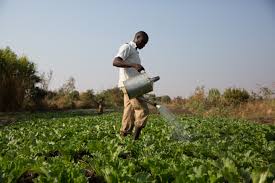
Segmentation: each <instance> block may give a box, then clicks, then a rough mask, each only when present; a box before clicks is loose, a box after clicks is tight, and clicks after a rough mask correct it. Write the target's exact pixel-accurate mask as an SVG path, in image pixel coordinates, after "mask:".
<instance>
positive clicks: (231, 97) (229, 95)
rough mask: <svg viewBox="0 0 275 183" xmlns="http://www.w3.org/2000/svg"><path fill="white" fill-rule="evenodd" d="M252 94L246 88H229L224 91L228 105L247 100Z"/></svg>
mask: <svg viewBox="0 0 275 183" xmlns="http://www.w3.org/2000/svg"><path fill="white" fill-rule="evenodd" d="M249 97H250V95H249V93H248V92H247V91H246V90H245V89H240V88H227V89H226V90H225V91H224V93H223V98H224V100H225V103H226V104H227V105H238V104H240V103H243V102H247V101H248V99H249Z"/></svg>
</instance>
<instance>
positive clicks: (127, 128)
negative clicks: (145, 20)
mask: <svg viewBox="0 0 275 183" xmlns="http://www.w3.org/2000/svg"><path fill="white" fill-rule="evenodd" d="M148 40H149V37H148V35H147V33H146V32H144V31H139V32H137V33H136V34H135V37H134V40H133V41H130V42H129V43H126V44H123V45H122V46H120V48H119V51H118V53H117V55H116V56H115V58H114V60H113V66H115V67H119V83H118V87H119V88H123V81H125V80H127V79H129V78H132V77H135V76H137V75H139V74H140V72H141V71H142V70H144V68H143V66H142V65H141V61H140V57H139V52H138V49H142V48H144V46H145V45H146V44H147V42H148ZM148 114H149V109H148V106H147V104H146V102H144V101H143V100H141V99H139V98H132V99H129V96H128V95H127V93H126V92H125V91H124V111H123V117H122V126H121V129H120V134H121V136H127V135H128V134H131V133H132V130H133V128H135V130H134V135H133V136H134V139H135V140H137V139H138V138H139V135H140V132H141V129H142V128H144V127H145V125H146V121H147V118H148Z"/></svg>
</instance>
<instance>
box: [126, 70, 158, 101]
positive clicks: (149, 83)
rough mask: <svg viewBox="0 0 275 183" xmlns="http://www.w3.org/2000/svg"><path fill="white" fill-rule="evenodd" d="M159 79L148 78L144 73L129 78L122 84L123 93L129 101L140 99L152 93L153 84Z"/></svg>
mask: <svg viewBox="0 0 275 183" xmlns="http://www.w3.org/2000/svg"><path fill="white" fill-rule="evenodd" d="M159 79H160V77H159V76H156V77H153V78H150V77H149V76H148V75H147V74H146V73H145V72H143V73H140V74H139V75H137V76H135V77H132V78H129V79H127V80H126V81H124V82H123V85H124V91H125V92H126V93H127V94H128V96H129V99H132V98H137V97H141V96H142V95H144V94H146V93H149V92H151V91H153V83H154V82H156V81H158V80H159Z"/></svg>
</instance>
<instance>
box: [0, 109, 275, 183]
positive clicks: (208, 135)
mask: <svg viewBox="0 0 275 183" xmlns="http://www.w3.org/2000/svg"><path fill="white" fill-rule="evenodd" d="M120 123H121V114H120V113H110V114H105V115H100V116H96V115H89V116H88V115H85V116H84V115H67V114H63V113H43V114H35V115H32V116H31V117H28V118H24V119H22V120H20V121H19V122H18V123H16V124H13V125H9V126H5V127H1V128H0V147H1V148H0V182H16V181H18V182H20V181H21V182H22V181H24V180H26V179H30V180H32V181H33V182H250V181H253V182H260V181H262V182H265V181H267V182H272V180H273V179H274V175H275V164H274V163H275V151H274V147H275V131H274V129H275V127H274V126H268V125H259V124H255V123H249V122H246V121H239V120H233V119H226V118H207V119H205V118H196V117H179V123H180V126H181V127H182V129H184V130H185V131H188V133H189V134H191V135H192V138H191V139H188V140H178V139H175V138H174V137H173V133H174V127H173V126H172V125H171V124H169V123H168V122H165V121H164V120H163V119H162V118H161V117H159V116H158V115H151V116H150V118H149V121H148V123H147V126H146V128H145V129H143V131H142V135H141V138H140V140H138V141H133V140H132V138H131V137H129V136H127V137H126V138H122V137H120V136H119V128H120ZM177 131H178V130H177Z"/></svg>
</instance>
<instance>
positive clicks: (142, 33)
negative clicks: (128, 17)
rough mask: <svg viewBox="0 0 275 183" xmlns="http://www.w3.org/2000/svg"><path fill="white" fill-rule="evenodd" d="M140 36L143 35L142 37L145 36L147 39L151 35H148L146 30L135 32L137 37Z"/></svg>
mask: <svg viewBox="0 0 275 183" xmlns="http://www.w3.org/2000/svg"><path fill="white" fill-rule="evenodd" d="M138 36H142V37H144V38H145V39H147V40H148V39H149V36H148V34H147V33H146V32H144V31H138V32H137V33H136V34H135V38H136V37H138Z"/></svg>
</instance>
